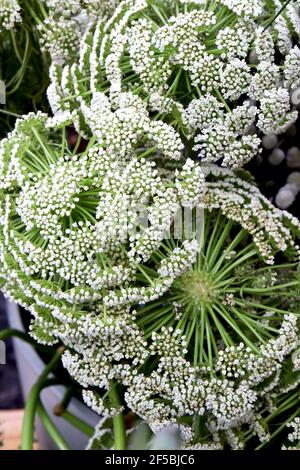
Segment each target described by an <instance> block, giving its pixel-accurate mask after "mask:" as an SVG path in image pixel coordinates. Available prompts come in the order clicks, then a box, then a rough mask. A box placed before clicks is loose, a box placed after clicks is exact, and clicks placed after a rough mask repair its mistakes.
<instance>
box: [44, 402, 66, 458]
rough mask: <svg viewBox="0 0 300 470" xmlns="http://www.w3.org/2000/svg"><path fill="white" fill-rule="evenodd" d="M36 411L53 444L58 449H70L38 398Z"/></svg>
mask: <svg viewBox="0 0 300 470" xmlns="http://www.w3.org/2000/svg"><path fill="white" fill-rule="evenodd" d="M37 413H38V415H39V417H40V420H41V421H42V423H43V426H44V427H45V429H46V431H47V432H48V434H49V436H50V437H51V439H52V440H53V442H54V443H55V445H56V446H57V447H58V449H59V450H70V447H69V446H68V444H67V442H66V441H65V439H64V438H63V436H62V435H61V434H60V432H59V431H58V429H57V427H56V426H55V425H54V424H53V422H52V420H51V419H50V417H49V415H48V413H47V411H46V410H45V408H44V406H43V405H42V402H41V401H40V400H38V403H37Z"/></svg>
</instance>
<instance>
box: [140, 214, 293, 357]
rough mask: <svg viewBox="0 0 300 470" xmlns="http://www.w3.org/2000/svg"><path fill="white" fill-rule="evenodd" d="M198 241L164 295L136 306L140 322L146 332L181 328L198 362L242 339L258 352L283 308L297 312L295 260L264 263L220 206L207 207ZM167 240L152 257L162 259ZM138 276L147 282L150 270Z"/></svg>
mask: <svg viewBox="0 0 300 470" xmlns="http://www.w3.org/2000/svg"><path fill="white" fill-rule="evenodd" d="M198 241H199V246H200V250H199V253H198V257H197V260H196V262H195V263H194V264H193V265H192V266H191V267H190V269H189V270H187V271H186V272H185V273H183V274H182V275H181V276H180V277H178V278H177V279H176V280H175V281H174V282H173V284H172V286H171V287H170V289H169V291H168V292H167V293H166V294H164V296H163V297H162V298H160V299H158V300H156V301H154V302H151V303H148V304H146V305H143V306H139V307H138V308H137V310H138V319H137V322H138V324H139V326H140V327H141V328H143V329H144V331H145V336H146V338H149V337H150V336H151V334H152V332H154V331H159V330H160V328H161V327H162V326H167V327H172V328H174V330H177V329H180V330H181V331H182V335H184V336H185V339H186V342H187V348H188V355H189V359H190V361H191V362H192V363H193V364H194V365H210V366H212V364H213V362H214V361H215V359H216V358H217V356H218V350H220V349H223V348H224V347H229V346H233V345H238V344H239V343H241V342H242V343H244V344H245V345H246V346H247V347H249V348H250V349H251V350H252V351H253V352H256V353H258V352H259V347H260V346H261V345H263V344H265V343H267V342H268V341H269V340H270V339H272V338H276V334H278V329H279V327H280V324H281V322H282V320H283V316H284V314H286V313H288V312H289V311H290V313H296V314H297V311H294V310H297V309H296V308H295V307H293V306H292V307H291V304H290V301H289V299H294V300H297V299H298V300H299V280H297V278H296V275H295V271H294V270H291V269H290V268H291V267H292V266H293V264H291V263H286V264H280V265H279V264H278V265H277V264H274V265H272V266H266V265H264V263H263V261H262V260H261V258H260V256H259V255H258V252H257V250H256V248H255V245H254V243H253V242H252V241H251V240H250V238H249V235H248V234H247V232H246V231H245V230H244V229H239V228H238V227H237V226H236V225H235V224H234V223H233V222H232V221H231V220H228V219H227V218H226V217H225V216H223V215H222V213H221V211H219V210H215V211H212V212H209V211H208V210H206V211H205V212H204V218H203V227H202V230H201V235H199V240H198ZM169 242H170V243H171V244H172V245H174V244H175V245H176V244H177V245H178V246H180V242H179V241H178V243H175V240H174V239H172V240H169ZM166 246H167V243H166V242H165V243H164V244H163V246H162V247H161V249H160V251H159V256H158V255H157V256H156V257H154V258H153V259H155V260H156V261H157V260H158V259H161V258H162V255H163V252H164V250H166ZM166 255H167V250H166ZM141 272H142V271H141ZM153 273H154V271H153ZM147 277H149V274H148V276H147ZM139 279H140V281H143V282H144V284H145V285H146V284H147V279H146V276H144V277H143V275H142V274H141V277H140V278H139ZM295 303H296V302H295Z"/></svg>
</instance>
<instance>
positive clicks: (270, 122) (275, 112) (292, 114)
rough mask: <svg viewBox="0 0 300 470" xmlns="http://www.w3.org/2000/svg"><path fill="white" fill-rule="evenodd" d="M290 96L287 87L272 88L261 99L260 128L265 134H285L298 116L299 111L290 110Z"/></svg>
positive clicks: (258, 123) (258, 124)
mask: <svg viewBox="0 0 300 470" xmlns="http://www.w3.org/2000/svg"><path fill="white" fill-rule="evenodd" d="M289 109H290V96H289V93H288V91H287V90H286V89H285V88H278V89H275V88H273V89H271V90H268V91H266V92H265V94H264V97H263V98H262V99H261V111H260V113H259V115H258V122H257V126H258V128H259V129H260V130H261V131H262V132H264V133H265V134H283V133H284V132H285V131H286V130H287V129H288V128H289V127H290V126H291V125H292V124H294V122H295V121H296V119H297V117H298V112H297V111H289Z"/></svg>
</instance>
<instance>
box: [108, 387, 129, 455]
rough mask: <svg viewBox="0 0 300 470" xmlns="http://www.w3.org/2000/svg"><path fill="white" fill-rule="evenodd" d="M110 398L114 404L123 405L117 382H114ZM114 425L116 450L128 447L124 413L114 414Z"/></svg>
mask: <svg viewBox="0 0 300 470" xmlns="http://www.w3.org/2000/svg"><path fill="white" fill-rule="evenodd" d="M109 395H110V398H111V400H112V402H113V403H114V406H118V405H121V403H120V398H119V395H118V391H117V387H116V384H113V386H112V388H111V390H110V392H109ZM113 425H114V438H115V445H114V448H115V450H124V449H126V430H125V421H124V415H123V413H122V412H121V413H119V414H118V415H116V416H113Z"/></svg>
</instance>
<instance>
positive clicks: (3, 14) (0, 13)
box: [0, 0, 22, 32]
mask: <svg viewBox="0 0 300 470" xmlns="http://www.w3.org/2000/svg"><path fill="white" fill-rule="evenodd" d="M21 21H22V16H21V7H20V5H19V3H18V0H0V32H1V31H2V30H6V29H13V28H14V27H15V25H16V23H20V22H21Z"/></svg>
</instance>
